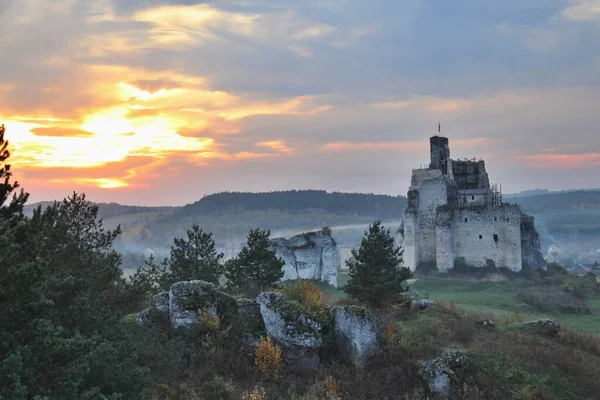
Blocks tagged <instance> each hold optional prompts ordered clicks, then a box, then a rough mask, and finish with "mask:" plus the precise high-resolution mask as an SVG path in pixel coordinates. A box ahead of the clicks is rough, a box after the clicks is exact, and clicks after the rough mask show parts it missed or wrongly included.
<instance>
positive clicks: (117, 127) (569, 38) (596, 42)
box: [0, 0, 600, 206]
mask: <svg viewBox="0 0 600 400" xmlns="http://www.w3.org/2000/svg"><path fill="white" fill-rule="evenodd" d="M0 37H2V40H0V51H2V53H3V54H10V57H7V58H6V59H4V60H3V65H2V75H1V76H0V124H2V123H3V124H5V125H6V129H7V130H6V139H7V140H8V141H9V142H10V146H9V150H10V151H11V158H10V159H9V161H8V162H9V163H10V164H12V165H13V169H12V171H13V174H14V178H15V179H16V180H18V181H19V182H20V183H21V185H22V187H23V188H24V189H25V190H26V191H27V192H29V193H30V195H31V196H30V203H37V202H41V201H53V200H56V199H63V198H65V197H67V196H69V195H70V194H71V193H72V192H73V191H75V192H78V193H86V195H87V197H88V199H90V200H93V201H94V202H99V203H111V202H114V203H118V204H122V205H138V206H176V205H182V204H183V205H185V204H190V203H193V202H194V201H198V200H199V199H201V198H202V197H203V196H205V195H209V194H214V193H219V192H224V191H239V192H269V191H275V190H281V191H285V190H310V189H312V190H327V191H328V192H333V191H338V192H348V193H352V192H354V193H379V194H386V195H391V196H398V195H402V196H405V195H406V192H407V190H408V186H409V183H410V174H411V171H412V169H413V168H418V167H419V165H423V164H426V163H428V162H429V142H428V138H429V137H430V136H433V135H435V134H437V133H438V123H441V135H443V136H447V137H449V139H450V151H451V156H452V158H454V159H458V158H473V157H477V158H479V159H483V160H485V162H486V169H487V171H488V173H489V176H490V182H491V183H501V184H502V186H503V189H504V191H505V192H506V193H507V194H516V193H518V192H521V191H525V190H535V189H536V188H539V187H545V188H547V190H550V191H556V190H578V189H593V188H594V185H598V183H597V176H596V172H595V171H596V170H597V169H598V167H600V135H599V133H600V132H598V128H597V127H598V126H600V113H598V112H597V110H598V109H600V90H599V89H600V0H543V1H542V0H529V1H524V2H510V3H506V4H505V3H503V2H493V1H481V2H476V3H473V2H467V1H464V0H463V1H458V2H453V3H452V6H449V5H444V4H439V3H435V2H433V1H431V0H427V1H418V2H417V1H409V2H402V3H400V2H397V1H392V0H383V1H381V2H378V3H377V4H367V3H365V2H360V1H357V0H319V1H308V2H303V3H298V2H292V1H289V0H280V1H276V2H275V1H262V0H261V1H256V2H243V1H239V0H221V1H217V0H214V1H204V0H203V1H200V0H198V1H194V0H151V1H146V0H144V1H142V0H102V1H98V2H86V1H82V0H36V1H33V0H6V1H4V2H2V5H0ZM41 37H42V38H43V40H40V38H41Z"/></svg>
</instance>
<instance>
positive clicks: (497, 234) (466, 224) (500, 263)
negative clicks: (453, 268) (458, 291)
mask: <svg viewBox="0 0 600 400" xmlns="http://www.w3.org/2000/svg"><path fill="white" fill-rule="evenodd" d="M451 230H452V236H453V240H452V242H453V251H454V257H455V258H458V257H462V258H463V259H464V261H465V262H466V263H467V264H468V265H472V266H474V267H484V266H486V265H488V263H490V261H491V262H493V264H494V265H495V266H496V267H507V268H509V269H511V270H513V271H520V270H521V269H522V252H521V211H520V209H519V207H518V206H513V205H504V206H501V207H495V208H484V207H465V208H460V209H457V210H454V211H453V218H452V223H451ZM442 239H443V238H440V239H439V240H438V242H440V240H442ZM441 244H443V243H441Z"/></svg>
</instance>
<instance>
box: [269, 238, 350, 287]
mask: <svg viewBox="0 0 600 400" xmlns="http://www.w3.org/2000/svg"><path fill="white" fill-rule="evenodd" d="M271 248H272V249H273V250H274V251H275V253H276V254H277V256H278V257H281V258H282V259H283V261H284V262H285V265H284V267H283V272H284V275H283V279H282V280H295V279H314V280H318V281H322V282H326V283H329V284H330V285H332V286H335V287H337V273H338V269H339V266H340V255H339V251H338V248H337V245H336V243H335V240H334V239H333V237H332V236H331V231H330V230H329V229H322V230H320V231H316V232H306V233H302V234H300V235H296V236H293V237H291V238H289V239H285V238H274V239H272V240H271Z"/></svg>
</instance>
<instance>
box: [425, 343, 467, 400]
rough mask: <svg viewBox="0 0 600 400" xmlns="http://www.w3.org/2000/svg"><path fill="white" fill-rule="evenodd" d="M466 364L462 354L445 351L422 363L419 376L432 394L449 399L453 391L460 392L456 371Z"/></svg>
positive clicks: (459, 381)
mask: <svg viewBox="0 0 600 400" xmlns="http://www.w3.org/2000/svg"><path fill="white" fill-rule="evenodd" d="M467 362H468V359H467V357H466V355H465V353H464V352H462V351H460V350H454V349H446V350H444V351H443V352H442V354H441V355H440V356H439V357H438V358H435V359H433V360H429V361H426V362H424V363H423V365H422V370H421V376H422V377H423V379H424V380H425V382H426V384H427V386H428V388H429V391H430V392H431V393H432V394H434V395H436V396H437V397H438V398H447V399H450V398H453V397H452V393H453V392H454V391H455V390H460V387H461V380H460V378H459V377H458V374H457V371H458V370H459V369H462V368H464V367H465V366H466V364H467Z"/></svg>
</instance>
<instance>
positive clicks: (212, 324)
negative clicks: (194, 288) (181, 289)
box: [198, 310, 221, 331]
mask: <svg viewBox="0 0 600 400" xmlns="http://www.w3.org/2000/svg"><path fill="white" fill-rule="evenodd" d="M198 323H199V324H200V325H202V327H204V328H208V329H210V330H214V331H218V330H219V328H220V327H221V319H220V318H219V316H218V315H213V314H212V313H210V312H208V311H205V310H198Z"/></svg>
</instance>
